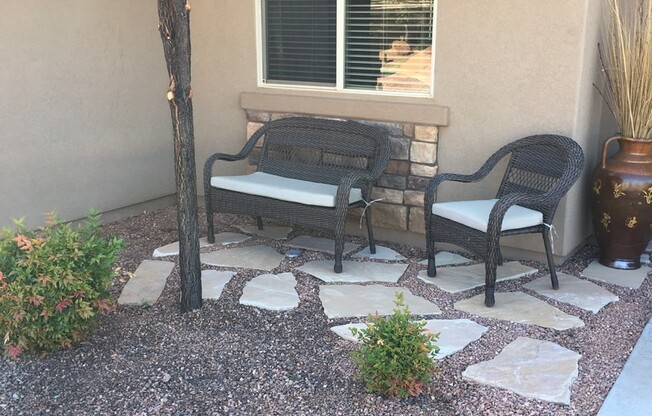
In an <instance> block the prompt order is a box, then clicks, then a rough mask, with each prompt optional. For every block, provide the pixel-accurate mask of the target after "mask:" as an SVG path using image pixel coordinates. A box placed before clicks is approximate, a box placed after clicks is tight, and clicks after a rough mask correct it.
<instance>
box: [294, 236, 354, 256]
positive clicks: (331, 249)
mask: <svg viewBox="0 0 652 416" xmlns="http://www.w3.org/2000/svg"><path fill="white" fill-rule="evenodd" d="M286 244H287V245H288V246H290V247H296V248H302V249H304V250H313V251H321V252H324V253H328V254H332V255H335V240H331V239H329V238H320V237H312V236H309V235H300V236H298V237H297V238H294V239H292V240H290V241H288V242H287V243H286ZM359 247H360V245H358V244H353V243H346V242H345V243H344V251H343V255H345V256H346V255H347V254H349V253H350V252H352V251H353V250H355V249H357V248H359Z"/></svg>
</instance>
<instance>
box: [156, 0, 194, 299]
mask: <svg viewBox="0 0 652 416" xmlns="http://www.w3.org/2000/svg"><path fill="white" fill-rule="evenodd" d="M158 14H159V32H160V33H161V41H162V42H163V52H164V53H165V61H166V63H167V70H168V75H169V76H170V85H169V89H168V92H167V99H168V102H169V104H170V113H171V115H172V127H173V131H174V162H175V176H176V183H177V223H178V227H179V269H180V274H181V311H182V312H186V311H190V310H193V309H200V308H201V306H202V297H201V292H202V289H201V266H200V263H199V236H198V228H199V227H198V225H197V178H196V173H195V172H196V171H195V138H194V127H193V119H192V117H193V116H192V89H191V86H190V81H191V74H190V5H189V3H188V1H187V0H158Z"/></svg>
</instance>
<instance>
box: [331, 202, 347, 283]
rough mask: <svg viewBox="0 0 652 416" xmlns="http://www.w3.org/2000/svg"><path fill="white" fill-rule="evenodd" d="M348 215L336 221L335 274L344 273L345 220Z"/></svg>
mask: <svg viewBox="0 0 652 416" xmlns="http://www.w3.org/2000/svg"><path fill="white" fill-rule="evenodd" d="M345 216H346V213H344V214H343V215H341V216H339V217H338V218H337V220H336V221H335V267H334V268H333V270H334V271H335V273H342V253H343V252H344V218H345Z"/></svg>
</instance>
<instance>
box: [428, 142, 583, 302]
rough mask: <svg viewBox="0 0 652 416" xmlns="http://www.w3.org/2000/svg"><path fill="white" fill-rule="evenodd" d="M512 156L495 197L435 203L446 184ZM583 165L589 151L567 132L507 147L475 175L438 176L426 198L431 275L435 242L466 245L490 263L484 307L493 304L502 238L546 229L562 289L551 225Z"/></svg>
mask: <svg viewBox="0 0 652 416" xmlns="http://www.w3.org/2000/svg"><path fill="white" fill-rule="evenodd" d="M510 154H511V157H510V159H509V163H508V166H507V170H506V172H505V174H504V176H503V179H502V182H501V183H500V186H499V188H498V193H497V195H496V198H495V199H490V200H482V201H456V202H444V203H435V200H436V194H437V188H438V186H439V184H441V183H442V182H444V181H455V182H466V183H469V182H478V181H480V180H482V179H483V178H485V177H486V176H487V175H488V174H489V172H491V170H492V169H493V168H494V167H495V166H496V164H497V163H498V162H499V161H500V160H501V159H503V158H504V157H505V156H507V155H510ZM583 165H584V154H583V152H582V149H581V147H580V146H579V145H578V144H577V143H576V142H575V141H573V140H571V139H569V138H568V137H563V136H556V135H536V136H530V137H525V138H523V139H520V140H517V141H515V142H512V143H510V144H508V145H506V146H504V147H502V148H501V149H499V150H498V151H497V152H496V153H494V154H493V155H492V156H491V157H490V158H489V159H488V160H487V161H486V162H485V163H484V165H483V166H482V167H481V168H480V169H479V170H478V171H477V172H475V173H473V174H470V175H459V174H452V173H443V174H439V175H435V176H434V177H433V178H432V180H431V181H430V183H429V184H428V187H427V189H426V193H425V199H424V208H425V209H424V212H425V225H426V249H427V251H428V276H430V277H434V276H436V274H437V268H436V264H435V242H447V243H452V244H455V245H458V246H461V247H464V248H466V249H468V250H469V251H471V252H473V253H474V254H477V255H478V256H480V257H482V258H483V259H484V261H485V273H486V276H485V279H486V280H485V305H487V306H493V305H494V303H495V299H494V287H495V284H496V267H497V266H498V265H502V262H503V258H502V254H501V252H500V245H499V240H500V237H502V236H506V235H516V234H527V233H541V234H542V235H543V243H544V246H545V250H546V256H547V259H548V266H549V268H550V279H551V281H552V287H553V289H558V288H559V282H558V280H557V274H556V271H555V264H554V261H553V257H552V249H551V243H550V227H551V224H552V219H553V216H554V215H555V211H556V209H557V205H558V204H559V201H560V200H561V198H562V197H563V196H564V195H565V194H566V192H568V190H569V189H570V188H571V186H572V185H573V183H575V181H576V180H577V178H578V177H579V176H580V173H581V172H582V167H583Z"/></svg>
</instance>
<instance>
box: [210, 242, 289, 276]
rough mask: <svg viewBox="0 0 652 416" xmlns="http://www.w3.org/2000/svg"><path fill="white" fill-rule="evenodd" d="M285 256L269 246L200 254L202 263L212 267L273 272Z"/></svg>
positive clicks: (228, 249)
mask: <svg viewBox="0 0 652 416" xmlns="http://www.w3.org/2000/svg"><path fill="white" fill-rule="evenodd" d="M284 258H285V256H283V255H281V254H278V253H277V252H276V250H274V249H273V248H271V247H268V246H262V245H261V246H251V247H239V248H227V249H224V250H218V251H213V252H211V253H202V254H200V259H201V262H202V263H204V264H208V265H210V266H224V267H243V268H247V269H257V270H272V269H273V268H275V267H278V266H279V264H281V261H282V260H283V259H284Z"/></svg>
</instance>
